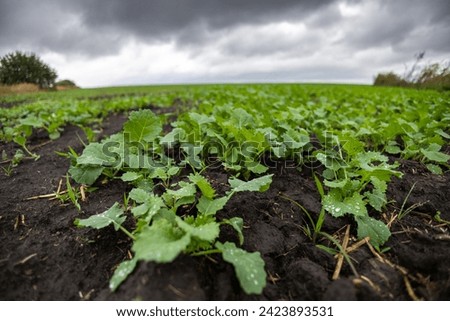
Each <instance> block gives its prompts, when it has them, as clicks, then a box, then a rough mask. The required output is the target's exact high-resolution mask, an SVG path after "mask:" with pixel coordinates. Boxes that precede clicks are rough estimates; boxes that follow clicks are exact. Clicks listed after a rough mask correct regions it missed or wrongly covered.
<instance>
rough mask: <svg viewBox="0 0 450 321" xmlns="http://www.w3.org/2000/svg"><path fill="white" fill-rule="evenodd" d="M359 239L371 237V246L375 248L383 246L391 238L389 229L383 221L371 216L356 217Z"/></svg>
mask: <svg viewBox="0 0 450 321" xmlns="http://www.w3.org/2000/svg"><path fill="white" fill-rule="evenodd" d="M355 219H356V222H357V223H358V238H360V239H363V238H365V237H367V236H368V237H370V244H372V245H373V246H375V247H377V248H378V247H379V246H381V245H383V244H384V243H385V242H386V241H387V240H388V239H389V237H390V236H391V232H390V231H389V228H388V227H387V226H386V224H384V223H383V222H381V221H378V220H376V219H374V218H372V217H369V216H367V215H366V216H356V217H355Z"/></svg>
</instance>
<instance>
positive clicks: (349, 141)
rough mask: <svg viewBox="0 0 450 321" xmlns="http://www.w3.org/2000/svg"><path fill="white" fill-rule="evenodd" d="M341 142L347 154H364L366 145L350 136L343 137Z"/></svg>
mask: <svg viewBox="0 0 450 321" xmlns="http://www.w3.org/2000/svg"><path fill="white" fill-rule="evenodd" d="M340 140H341V143H343V145H342V148H343V149H344V150H345V151H346V152H347V154H348V155H349V156H354V155H356V154H358V153H361V152H364V144H363V143H361V142H360V141H359V140H357V139H355V138H353V137H350V136H348V135H346V136H344V137H341V139H340ZM344 142H345V143H344Z"/></svg>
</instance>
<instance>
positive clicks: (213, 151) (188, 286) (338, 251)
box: [0, 84, 450, 300]
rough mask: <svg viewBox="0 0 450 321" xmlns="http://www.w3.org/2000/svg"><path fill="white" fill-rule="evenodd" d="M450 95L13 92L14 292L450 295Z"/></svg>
mask: <svg viewBox="0 0 450 321" xmlns="http://www.w3.org/2000/svg"><path fill="white" fill-rule="evenodd" d="M449 124H450V94H449V93H445V92H444V93H442V92H437V91H425V90H422V91H417V90H410V89H393V88H380V87H369V86H347V85H295V84H277V85H269V84H267V85H203V86H154V87H120V88H103V89H77V90H70V91H64V92H46V93H32V94H23V95H4V96H0V154H1V160H0V162H1V164H0V165H1V168H0V242H1V244H2V246H1V247H0V271H1V272H0V283H1V287H0V299H2V300H102V299H117V300H134V299H144V300H244V299H245V300H248V299H262V300H335V299H338V300H419V299H424V300H448V299H450V246H449V245H450V243H449V242H450V231H449V224H450V172H449V169H450V166H449V159H450V156H449V155H450V148H449V138H450V126H449Z"/></svg>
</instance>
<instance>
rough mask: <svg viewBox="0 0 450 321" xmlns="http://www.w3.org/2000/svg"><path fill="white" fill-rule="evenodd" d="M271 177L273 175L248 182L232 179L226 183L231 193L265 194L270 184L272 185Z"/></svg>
mask: <svg viewBox="0 0 450 321" xmlns="http://www.w3.org/2000/svg"><path fill="white" fill-rule="evenodd" d="M272 176H273V174H270V175H265V176H261V177H258V178H255V179H253V180H251V181H248V182H245V181H242V180H240V179H238V178H236V177H233V178H231V179H230V180H229V181H228V182H229V183H230V186H231V188H232V190H233V192H246V191H248V192H265V191H267V190H268V189H269V187H270V183H272Z"/></svg>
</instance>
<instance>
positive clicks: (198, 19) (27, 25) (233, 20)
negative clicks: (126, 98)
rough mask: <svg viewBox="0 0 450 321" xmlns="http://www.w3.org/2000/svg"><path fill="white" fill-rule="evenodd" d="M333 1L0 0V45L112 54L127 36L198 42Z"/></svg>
mask: <svg viewBox="0 0 450 321" xmlns="http://www.w3.org/2000/svg"><path fill="white" fill-rule="evenodd" d="M332 2H333V1H331V0H309V1H298V0H277V1H270V0H247V1H238V0H227V1H223V0H183V1H168V0H151V1H147V0H128V1H122V0H108V1H105V0H82V1H73V0H70V1H65V0H62V1H57V0H40V1H39V2H36V1H26V0H15V1H12V0H1V1H0V37H1V40H0V46H4V45H5V44H8V45H12V44H18V45H23V44H33V45H35V46H38V47H39V48H41V49H44V50H52V51H57V52H78V53H85V54H89V55H96V54H105V53H112V52H114V51H116V50H118V49H119V48H120V45H121V43H122V42H124V41H126V40H127V39H130V38H135V39H138V40H140V41H146V42H155V41H168V40H170V41H176V43H177V44H179V45H190V44H201V43H203V42H204V41H207V40H208V39H209V38H208V35H209V34H211V33H215V32H217V31H221V30H226V29H229V28H233V27H236V26H239V25H258V24H264V23H267V22H268V21H296V20H298V19H302V18H303V17H306V16H308V15H309V14H311V13H313V12H316V11H318V10H320V9H321V8H322V7H324V6H327V5H329V4H330V3H332Z"/></svg>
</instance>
